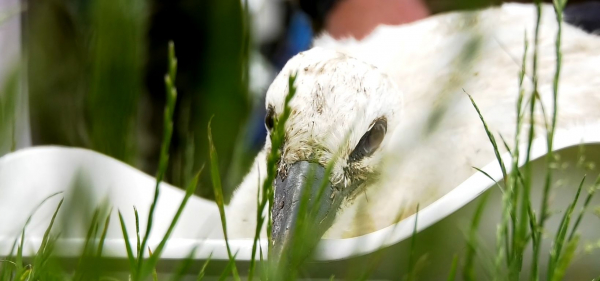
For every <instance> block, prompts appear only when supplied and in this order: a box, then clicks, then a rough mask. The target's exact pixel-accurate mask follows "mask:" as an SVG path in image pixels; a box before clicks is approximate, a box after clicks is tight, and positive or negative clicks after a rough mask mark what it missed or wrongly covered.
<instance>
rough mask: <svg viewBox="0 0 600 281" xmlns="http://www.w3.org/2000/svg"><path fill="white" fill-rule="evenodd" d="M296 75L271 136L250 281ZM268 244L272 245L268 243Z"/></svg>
mask: <svg viewBox="0 0 600 281" xmlns="http://www.w3.org/2000/svg"><path fill="white" fill-rule="evenodd" d="M296 75H297V74H292V75H290V77H289V78H288V89H289V92H288V94H287V96H286V97H285V102H284V106H283V112H282V113H281V115H280V116H279V117H278V118H277V120H276V122H275V126H274V128H273V132H271V134H270V138H271V150H270V151H269V153H268V155H267V176H266V177H265V180H264V182H263V184H262V197H261V201H260V204H259V205H258V209H257V213H256V221H257V223H256V229H255V232H254V241H253V242H252V256H251V258H250V268H249V274H248V280H249V281H252V278H253V277H254V269H255V266H256V248H257V243H258V239H259V237H260V231H261V229H262V226H263V225H264V219H265V218H264V217H263V215H262V214H263V212H264V211H265V208H266V207H267V204H269V206H272V205H273V195H274V191H273V182H274V180H275V177H276V175H277V166H278V165H277V163H278V162H279V159H280V157H281V155H280V152H279V149H280V147H281V145H282V144H283V140H284V138H285V123H286V122H287V120H288V118H289V117H290V114H291V108H290V105H289V104H290V101H291V100H292V98H293V97H294V96H295V95H296V86H295V81H296ZM259 192H260V191H259ZM267 213H268V220H267V238H268V241H271V227H272V220H271V212H267ZM268 244H269V245H270V243H268ZM269 248H270V246H269ZM261 254H262V252H261Z"/></svg>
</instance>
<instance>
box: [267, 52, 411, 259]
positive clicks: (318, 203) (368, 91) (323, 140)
mask: <svg viewBox="0 0 600 281" xmlns="http://www.w3.org/2000/svg"><path fill="white" fill-rule="evenodd" d="M293 74H296V75H297V77H296V80H295V87H296V94H295V96H294V97H293V99H292V100H291V101H290V103H289V106H290V109H291V115H290V117H289V119H288V120H287V122H286V123H285V136H284V142H283V144H282V146H281V147H280V151H281V161H280V163H279V164H278V165H279V166H278V173H277V177H276V180H275V200H274V204H273V206H272V216H273V229H272V241H271V243H272V244H273V246H274V247H273V249H274V254H275V255H276V256H281V253H282V252H283V251H286V248H288V247H294V245H293V244H294V243H300V244H296V245H302V246H303V247H310V246H309V244H311V243H309V242H307V241H297V242H293V236H294V233H295V232H296V230H298V229H299V228H300V227H302V228H303V229H304V230H305V233H310V235H311V236H312V237H313V238H314V239H313V242H315V243H316V241H318V239H320V237H321V236H322V235H323V233H324V232H325V231H326V230H327V229H328V228H329V227H330V226H331V225H332V223H333V220H334V218H335V215H336V213H337V212H338V211H339V209H340V207H341V206H343V205H345V204H347V203H350V201H351V200H352V198H353V197H354V196H353V195H354V194H356V193H357V192H358V191H359V190H362V189H368V188H369V185H371V184H372V183H373V181H375V180H376V179H377V175H378V173H379V170H380V166H381V163H382V159H383V158H384V157H383V156H384V155H385V154H386V152H385V151H386V149H387V148H389V147H391V145H390V139H391V136H392V135H393V133H394V130H395V128H396V127H397V125H398V122H399V121H400V120H399V119H400V112H401V109H402V95H401V94H400V92H399V91H398V89H397V88H396V86H395V85H394V83H393V82H392V81H391V80H390V79H389V78H388V77H387V75H386V74H384V73H383V72H382V71H380V70H379V69H377V68H376V67H374V66H372V65H369V64H367V63H364V62H362V61H360V60H357V59H354V58H352V57H349V56H347V55H345V54H342V53H339V52H336V51H332V50H326V49H322V48H314V49H311V50H310V51H306V52H303V53H300V54H298V55H297V56H295V57H294V58H292V59H291V60H290V61H289V62H288V63H287V64H286V66H285V67H284V69H283V70H282V71H281V73H280V74H279V75H278V76H277V78H276V79H275V81H274V82H273V83H272V84H271V86H270V88H269V90H268V92H267V97H266V107H267V115H266V118H265V125H266V126H267V129H269V131H270V132H271V130H272V129H273V124H275V122H276V120H277V118H278V117H279V116H280V115H281V113H282V112H283V110H284V104H285V97H286V95H287V94H288V92H289V86H288V79H289V76H290V75H293ZM266 146H267V148H270V146H271V143H270V137H267V144H266ZM331 163H333V164H331ZM329 165H332V166H329ZM326 167H330V169H328V171H330V172H326ZM302 196H306V197H305V198H307V199H308V201H307V202H308V204H306V205H307V206H304V207H302V206H301V205H302V204H301V202H302V201H303V200H302ZM305 201H306V200H305ZM302 212H311V214H312V215H311V216H304V218H303V219H302V216H303V215H305V214H304V213H302ZM299 224H303V225H302V226H301V225H299ZM303 240H306V238H303Z"/></svg>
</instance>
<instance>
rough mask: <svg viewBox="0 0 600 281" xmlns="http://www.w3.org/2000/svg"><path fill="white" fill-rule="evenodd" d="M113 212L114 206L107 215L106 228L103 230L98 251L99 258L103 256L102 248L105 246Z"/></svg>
mask: <svg viewBox="0 0 600 281" xmlns="http://www.w3.org/2000/svg"><path fill="white" fill-rule="evenodd" d="M111 214H112V208H111V209H110V210H109V211H108V215H106V220H105V221H104V229H103V230H102V235H101V236H100V242H99V243H98V250H97V251H96V257H98V258H99V257H101V256H102V249H103V248H104V241H105V240H106V234H107V233H108V224H109V223H110V215H111Z"/></svg>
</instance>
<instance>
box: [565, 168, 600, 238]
mask: <svg viewBox="0 0 600 281" xmlns="http://www.w3.org/2000/svg"><path fill="white" fill-rule="evenodd" d="M598 186H600V175H598V177H596V181H595V182H594V184H593V185H592V187H591V188H590V190H589V191H588V196H587V197H586V198H585V202H584V203H583V207H581V211H579V215H578V216H577V219H576V220H575V224H574V225H573V228H572V229H571V234H569V238H568V241H570V240H571V239H573V237H574V236H575V233H576V231H577V228H578V227H579V224H580V223H581V219H583V215H584V214H585V211H586V210H587V208H588V206H589V205H590V201H592V197H594V194H595V193H596V190H597V189H598Z"/></svg>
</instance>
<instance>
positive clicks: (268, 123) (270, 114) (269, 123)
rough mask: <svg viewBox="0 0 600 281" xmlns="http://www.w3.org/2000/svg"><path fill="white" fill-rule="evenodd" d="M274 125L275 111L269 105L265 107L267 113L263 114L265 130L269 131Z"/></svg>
mask: <svg viewBox="0 0 600 281" xmlns="http://www.w3.org/2000/svg"><path fill="white" fill-rule="evenodd" d="M274 126H275V112H274V110H273V107H271V106H269V107H268V108H267V115H266V116H265V127H267V130H269V131H271V130H273V127H274Z"/></svg>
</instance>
